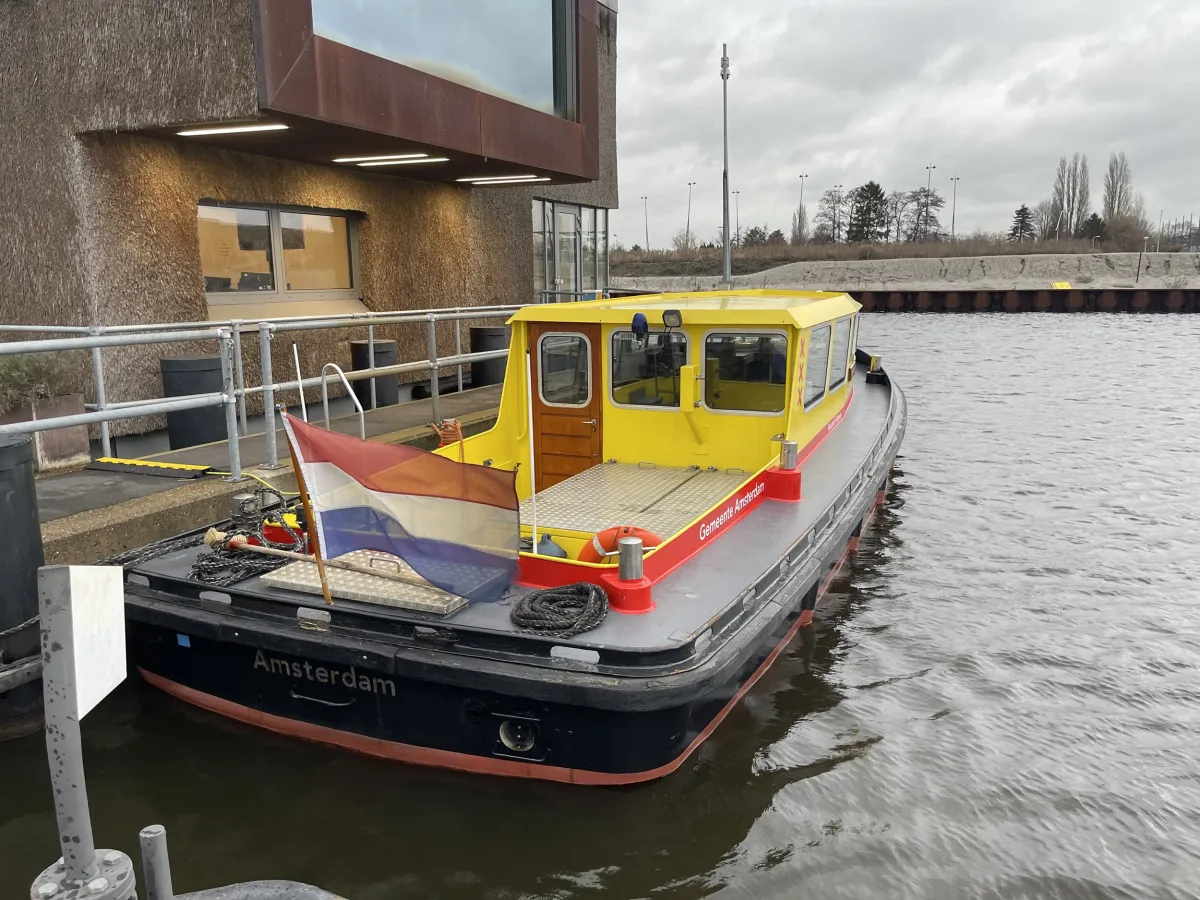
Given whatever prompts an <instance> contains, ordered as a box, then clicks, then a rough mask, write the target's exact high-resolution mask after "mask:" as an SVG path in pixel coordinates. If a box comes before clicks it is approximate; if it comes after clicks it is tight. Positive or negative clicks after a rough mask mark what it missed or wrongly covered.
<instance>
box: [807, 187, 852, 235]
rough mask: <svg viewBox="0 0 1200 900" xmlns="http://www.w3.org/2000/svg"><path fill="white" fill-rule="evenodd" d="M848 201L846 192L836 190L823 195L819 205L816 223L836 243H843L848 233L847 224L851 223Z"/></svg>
mask: <svg viewBox="0 0 1200 900" xmlns="http://www.w3.org/2000/svg"><path fill="white" fill-rule="evenodd" d="M848 199H849V198H848V196H847V194H846V192H845V191H843V190H840V189H837V188H835V189H833V190H828V191H826V192H825V193H824V194H822V195H821V200H820V202H819V203H818V204H817V215H816V218H815V220H814V221H815V222H816V224H817V226H818V227H819V228H823V233H825V234H828V235H829V236H830V237H831V238H832V239H833V241H834V243H837V242H839V241H841V240H842V237H843V235H844V234H845V233H846V224H847V222H848V221H849V216H848V215H847V201H848Z"/></svg>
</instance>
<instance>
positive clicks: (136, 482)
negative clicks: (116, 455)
mask: <svg viewBox="0 0 1200 900" xmlns="http://www.w3.org/2000/svg"><path fill="white" fill-rule="evenodd" d="M500 392H501V385H489V386H487V387H481V388H476V389H474V390H468V391H463V392H462V393H454V394H448V395H445V396H443V397H442V398H441V412H442V417H443V418H447V419H458V420H459V422H460V423H462V426H463V432H464V433H465V434H467V435H471V434H475V433H478V432H479V431H483V430H485V429H487V428H490V427H491V424H492V422H494V421H495V418H496V414H497V410H498V407H499V405H500ZM432 416H433V403H432V401H431V400H428V399H426V400H414V401H412V402H409V403H401V404H398V405H396V406H387V407H382V408H380V409H376V410H368V411H367V413H366V416H365V425H366V434H367V438H368V440H375V441H381V442H384V443H394V444H398V443H404V444H413V445H416V446H421V447H425V448H426V449H432V448H433V447H436V446H437V437H436V436H435V435H434V434H433V432H432V431H431V430H430V429H429V427H428V424H429V422H430V421H432ZM309 418H310V420H312V421H316V422H320V421H321V416H320V410H319V408H318V409H317V410H316V411H315V414H314V411H313V410H311V409H310V411H309ZM331 425H332V427H333V429H334V430H336V431H340V432H342V433H343V434H353V435H357V434H358V415H357V414H354V415H351V416H342V417H339V418H334V419H332V420H331ZM276 440H277V442H278V448H279V459H280V463H281V468H280V469H275V470H266V469H261V468H255V467H256V466H259V465H261V464H262V463H264V462H265V461H266V437H265V435H263V434H251V435H247V436H245V437H243V438H241V439H240V440H239V447H240V449H241V454H242V468H243V471H248V472H252V473H253V474H254V475H257V476H259V477H261V478H264V479H265V480H267V481H269V482H271V483H272V484H275V485H276V486H278V487H279V488H281V489H282V490H291V489H294V487H295V479H294V478H293V477H292V474H291V463H290V461H289V459H288V450H287V438H286V437H285V436H284V432H283V430H282V428H280V429H278V430H277V431H276ZM142 458H144V459H153V460H155V461H157V462H177V463H184V464H188V465H205V466H213V467H214V468H215V469H217V470H218V471H225V470H226V467H227V466H228V464H229V448H228V446H227V443H226V442H225V441H217V442H215V443H212V444H202V445H200V446H197V447H188V448H186V449H183V450H172V451H169V452H167V453H157V454H153V455H150V456H146V457H142ZM257 486H258V484H257V483H256V482H255V481H254V480H253V479H249V478H247V479H245V480H243V481H241V482H238V483H233V482H230V481H228V480H226V479H225V478H223V477H219V476H212V475H207V476H204V477H202V478H194V479H193V478H189V479H180V478H164V477H160V476H155V475H134V474H127V473H123V472H97V471H92V470H90V469H80V470H76V471H73V472H67V473H63V474H57V475H48V476H46V477H44V478H39V479H38V482H37V494H38V511H39V514H40V516H41V522H42V540H43V543H44V544H45V547H46V562H47V563H48V564H51V563H90V562H95V561H96V560H98V559H101V558H104V557H106V556H110V555H112V554H114V553H117V552H120V551H122V550H128V549H132V548H134V547H139V546H142V545H144V544H148V543H151V542H152V541H156V540H159V539H161V538H164V537H169V536H171V535H174V534H179V533H182V532H184V531H188V530H190V529H192V528H197V527H200V526H202V525H206V524H208V523H210V522H215V521H219V520H221V519H224V518H227V517H228V505H229V504H228V498H229V496H230V495H232V494H235V493H240V492H242V491H246V490H252V489H253V488H254V487H257Z"/></svg>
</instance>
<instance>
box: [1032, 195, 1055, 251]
mask: <svg viewBox="0 0 1200 900" xmlns="http://www.w3.org/2000/svg"><path fill="white" fill-rule="evenodd" d="M1057 219H1058V209H1057V208H1056V207H1055V205H1054V201H1053V200H1051V199H1046V200H1043V201H1042V202H1041V203H1039V204H1038V205H1037V206H1035V207H1034V208H1033V233H1034V236H1035V237H1036V238H1037V239H1038V240H1039V241H1048V240H1050V239H1051V238H1052V237H1054V226H1055V222H1056V221H1057Z"/></svg>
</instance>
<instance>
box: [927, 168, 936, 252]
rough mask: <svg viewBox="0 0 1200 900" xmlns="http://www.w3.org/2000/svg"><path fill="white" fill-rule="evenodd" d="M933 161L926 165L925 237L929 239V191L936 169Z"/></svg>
mask: <svg viewBox="0 0 1200 900" xmlns="http://www.w3.org/2000/svg"><path fill="white" fill-rule="evenodd" d="M936 168H937V166H935V165H934V164H933V163H930V164H929V165H927V166H926V167H925V172H926V178H925V239H926V240H929V192H930V190H932V188H933V170H934V169H936Z"/></svg>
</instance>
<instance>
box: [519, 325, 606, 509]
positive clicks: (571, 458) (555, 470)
mask: <svg viewBox="0 0 1200 900" xmlns="http://www.w3.org/2000/svg"><path fill="white" fill-rule="evenodd" d="M529 334H530V341H531V343H532V346H533V357H532V359H531V361H530V364H531V367H532V374H533V383H534V385H535V386H536V390H535V391H534V395H533V434H534V458H535V460H536V464H537V489H538V490H539V491H544V490H545V489H546V488H548V487H550V486H551V485H554V484H558V482H560V481H564V480H565V479H567V478H570V477H571V476H572V475H575V474H578V473H579V472H582V471H583V470H584V469H589V468H591V467H592V466H595V465H599V463H600V448H601V436H602V434H603V428H602V418H601V414H602V410H603V406H604V404H603V403H601V397H600V391H601V390H602V389H603V388H602V386H601V383H600V326H599V325H572V324H557V323H547V324H540V325H539V324H532V323H531V324H530V326H529Z"/></svg>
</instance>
